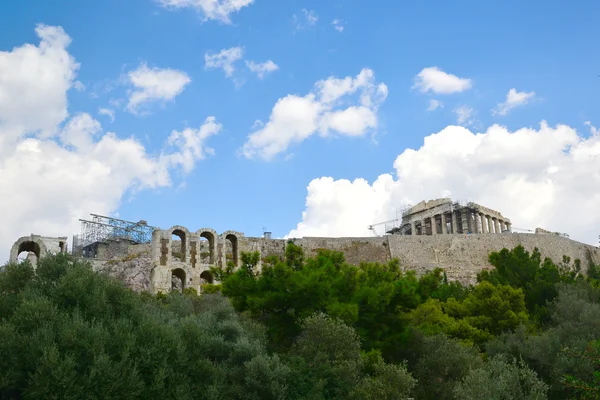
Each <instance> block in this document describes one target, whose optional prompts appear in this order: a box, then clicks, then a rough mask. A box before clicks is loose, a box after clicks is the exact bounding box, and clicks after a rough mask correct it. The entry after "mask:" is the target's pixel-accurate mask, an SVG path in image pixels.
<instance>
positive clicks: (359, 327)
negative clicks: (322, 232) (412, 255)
mask: <svg viewBox="0 0 600 400" xmlns="http://www.w3.org/2000/svg"><path fill="white" fill-rule="evenodd" d="M260 261H261V260H260V254H259V253H258V252H251V253H244V252H242V253H241V255H240V262H239V268H237V266H236V265H234V264H233V262H232V261H228V262H227V264H226V266H225V267H224V268H222V267H212V268H211V273H212V275H213V276H214V277H215V278H216V280H217V281H218V282H221V284H206V285H203V286H202V295H201V296H198V294H197V293H196V291H195V290H193V289H191V288H188V289H185V290H184V292H183V293H179V292H172V293H159V294H157V295H151V294H148V293H141V294H137V293H134V292H132V291H131V290H128V289H126V288H125V287H124V286H123V284H122V283H119V282H117V281H115V280H112V279H110V278H108V277H106V276H102V275H99V274H96V273H94V272H93V271H92V268H91V266H90V265H89V264H86V263H82V262H79V261H76V260H74V259H72V258H71V257H70V256H68V255H65V254H58V255H51V256H48V257H46V258H43V259H41V260H39V262H38V266H37V269H36V270H34V269H33V268H32V266H31V265H30V264H29V263H28V262H23V263H20V264H15V263H11V264H7V265H6V266H4V267H3V268H2V269H1V270H0V337H2V340H1V341H0V354H1V355H2V356H1V357H0V398H23V399H29V398H36V399H37V398H66V399H70V398H72V399H79V398H86V399H94V398H149V399H153V398H156V399H158V398H161V399H162V398H177V399H187V398H190V399H191V398H200V399H229V398H232V399H251V400H254V399H256V400H259V399H278V400H279V399H281V400H282V399H291V400H296V399H298V400H300V399H303V400H321V399H322V400H328V399H344V400H345V399H349V400H359V399H360V400H362V399H367V400H369V399H377V400H385V399H390V400H391V399H399V398H410V397H411V396H416V398H419V399H481V398H485V399H509V398H510V399H544V398H550V399H563V398H574V397H578V398H597V397H598V387H599V384H600V374H599V373H598V369H599V366H600V356H599V355H598V354H599V352H600V290H598V289H597V288H598V287H600V268H599V267H597V266H595V265H594V264H590V267H589V270H588V274H587V278H585V279H583V278H582V277H581V276H580V272H581V263H580V261H579V260H574V261H573V262H571V260H570V259H569V258H568V257H563V259H562V260H560V262H559V263H558V264H554V263H553V262H552V261H551V260H549V259H545V260H543V261H542V259H541V254H539V252H538V251H537V249H536V250H534V251H533V252H532V253H531V254H529V253H528V252H526V251H525V250H524V248H523V247H522V246H517V247H516V248H514V249H512V250H507V249H503V250H502V251H500V252H496V253H492V254H491V255H490V262H491V263H492V264H493V265H494V267H495V268H494V270H492V271H484V272H482V273H480V274H479V276H478V284H477V285H476V286H475V287H471V286H470V287H468V288H467V287H464V286H462V285H460V284H459V283H456V282H448V279H447V277H446V275H445V272H444V271H443V270H442V269H440V268H437V269H434V270H433V271H430V272H428V273H426V274H424V275H422V276H420V277H417V276H416V274H415V273H414V271H403V270H402V269H401V268H400V265H399V263H398V261H397V260H394V261H391V262H388V263H385V264H380V263H361V264H360V265H358V266H355V265H350V264H348V263H347V262H346V261H345V259H344V255H343V254H342V253H340V252H335V251H330V250H325V249H319V250H317V251H315V252H313V253H312V254H311V257H307V256H305V254H304V252H303V250H302V248H301V247H299V246H296V245H295V244H294V243H293V242H292V241H290V242H288V244H287V247H286V250H285V257H284V258H283V259H279V258H278V257H274V256H271V257H266V258H265V259H263V260H262V271H260V272H259V271H258V270H257V266H258V263H259V262H260ZM221 292H222V293H223V295H225V296H227V297H228V299H226V298H225V297H224V296H223V295H221ZM482 350H485V352H484V353H481V351H482Z"/></svg>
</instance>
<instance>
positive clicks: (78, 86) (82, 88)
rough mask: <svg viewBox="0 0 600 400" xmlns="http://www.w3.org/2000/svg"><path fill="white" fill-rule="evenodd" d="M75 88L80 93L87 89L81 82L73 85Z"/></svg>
mask: <svg viewBox="0 0 600 400" xmlns="http://www.w3.org/2000/svg"><path fill="white" fill-rule="evenodd" d="M73 88H75V90H77V91H78V92H83V91H84V90H85V89H86V87H85V85H84V84H83V82H81V81H75V82H74V83H73Z"/></svg>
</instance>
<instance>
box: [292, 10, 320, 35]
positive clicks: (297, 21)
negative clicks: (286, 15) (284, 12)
mask: <svg viewBox="0 0 600 400" xmlns="http://www.w3.org/2000/svg"><path fill="white" fill-rule="evenodd" d="M301 11H302V15H300V16H298V15H296V14H294V17H293V18H294V28H295V29H296V30H297V31H299V30H303V29H309V28H312V27H314V26H315V25H316V24H317V21H319V17H318V16H317V14H316V13H315V12H314V11H313V10H307V9H306V8H303V9H302V10H301Z"/></svg>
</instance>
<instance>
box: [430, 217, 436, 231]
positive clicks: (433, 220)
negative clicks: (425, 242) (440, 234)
mask: <svg viewBox="0 0 600 400" xmlns="http://www.w3.org/2000/svg"><path fill="white" fill-rule="evenodd" d="M430 220H431V235H432V236H435V235H437V221H436V220H435V215H432V216H431V218H430Z"/></svg>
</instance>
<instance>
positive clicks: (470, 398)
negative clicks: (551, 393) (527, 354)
mask: <svg viewBox="0 0 600 400" xmlns="http://www.w3.org/2000/svg"><path fill="white" fill-rule="evenodd" d="M547 392H548V385H546V384H545V383H544V382H543V381H542V380H541V379H539V378H538V377H537V374H536V373H535V371H532V370H531V369H530V368H528V367H527V365H526V364H525V363H524V362H523V361H519V362H518V363H517V362H516V361H515V360H510V359H505V358H503V357H494V358H492V359H491V360H489V361H488V362H486V363H485V364H484V365H483V366H482V367H480V368H476V369H472V370H471V371H469V373H468V374H467V376H466V377H465V378H463V379H462V380H461V382H460V383H458V384H457V385H456V387H455V388H454V394H455V395H456V398H457V399H465V400H480V399H489V400H544V399H547V396H546V393H547Z"/></svg>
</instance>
